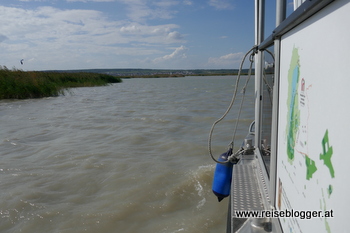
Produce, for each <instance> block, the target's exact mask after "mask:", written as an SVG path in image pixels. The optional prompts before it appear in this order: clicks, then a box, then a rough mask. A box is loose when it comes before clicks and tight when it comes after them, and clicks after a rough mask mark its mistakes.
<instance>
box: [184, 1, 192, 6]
mask: <svg viewBox="0 0 350 233" xmlns="http://www.w3.org/2000/svg"><path fill="white" fill-rule="evenodd" d="M183 4H184V5H187V6H191V5H193V2H192V1H190V0H184V1H183Z"/></svg>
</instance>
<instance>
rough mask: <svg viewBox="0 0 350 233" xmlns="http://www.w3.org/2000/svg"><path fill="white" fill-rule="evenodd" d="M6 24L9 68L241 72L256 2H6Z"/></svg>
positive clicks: (4, 55) (4, 54)
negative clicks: (237, 69) (219, 70)
mask: <svg viewBox="0 0 350 233" xmlns="http://www.w3.org/2000/svg"><path fill="white" fill-rule="evenodd" d="M268 2H274V1H268ZM269 9H271V11H274V6H271V7H269ZM267 15H268V16H267V20H266V21H267V23H266V24H269V26H267V27H266V28H267V31H268V33H270V32H272V30H273V28H274V16H271V17H270V16H269V15H270V14H267ZM0 22H1V25H0V53H1V56H0V65H1V66H6V67H8V68H9V69H12V68H16V69H22V70H69V69H103V68H115V69H119V68H143V69H236V68H238V67H239V64H240V62H241V59H242V57H243V55H244V54H245V53H246V52H247V51H248V50H249V49H250V48H251V47H252V46H254V0H1V3H0ZM22 59H23V64H21V62H20V61H21V60H22Z"/></svg>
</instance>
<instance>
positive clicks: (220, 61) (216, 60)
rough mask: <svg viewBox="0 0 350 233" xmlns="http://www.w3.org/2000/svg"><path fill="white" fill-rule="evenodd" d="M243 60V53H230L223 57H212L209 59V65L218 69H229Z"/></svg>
mask: <svg viewBox="0 0 350 233" xmlns="http://www.w3.org/2000/svg"><path fill="white" fill-rule="evenodd" d="M242 58H243V53H242V52H239V53H230V54H226V55H224V56H221V57H210V58H209V59H208V64H209V65H214V66H216V67H227V66H232V67H233V66H234V65H236V64H239V63H240V62H241V60H242Z"/></svg>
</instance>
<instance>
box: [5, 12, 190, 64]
mask: <svg viewBox="0 0 350 233" xmlns="http://www.w3.org/2000/svg"><path fill="white" fill-rule="evenodd" d="M0 21H1V22H2V24H1V25H0V31H1V34H0V49H1V51H2V52H3V54H8V55H7V56H2V57H0V65H6V66H8V67H12V66H13V65H12V64H16V65H17V64H18V60H19V59H22V58H24V59H25V60H26V61H27V62H26V67H27V69H38V68H39V67H45V69H58V68H59V67H62V68H65V69H70V68H79V67H86V66H87V63H88V62H89V61H94V64H95V65H94V67H106V66H108V67H118V65H116V64H117V62H118V61H117V60H116V59H118V58H119V57H118V56H120V60H122V61H124V60H123V59H122V56H149V55H152V56H154V55H156V54H161V53H162V50H163V49H164V46H163V45H169V44H174V43H175V44H176V43H183V42H185V41H184V40H183V35H182V34H181V33H179V32H178V31H176V30H175V29H177V28H179V26H178V25H175V24H164V25H154V26H150V25H147V24H141V23H130V22H126V21H111V20H109V19H108V18H107V17H106V16H105V15H104V14H103V13H102V12H99V11H96V10H61V9H57V8H53V7H40V8H37V9H34V10H24V9H20V8H11V7H4V6H0ZM129 67H130V65H129ZM39 69H40V68H39Z"/></svg>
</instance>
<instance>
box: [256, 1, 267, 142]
mask: <svg viewBox="0 0 350 233" xmlns="http://www.w3.org/2000/svg"><path fill="white" fill-rule="evenodd" d="M264 21H265V0H257V1H256V2H255V30H256V31H255V44H256V45H260V43H261V42H262V41H263V40H264ZM263 60H264V56H263V52H262V51H258V53H257V54H256V55H255V146H256V148H259V149H260V148H261V132H260V131H261V128H262V127H261V116H262V111H261V110H262V85H261V84H262V82H261V80H262V74H263Z"/></svg>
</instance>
